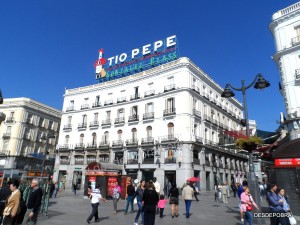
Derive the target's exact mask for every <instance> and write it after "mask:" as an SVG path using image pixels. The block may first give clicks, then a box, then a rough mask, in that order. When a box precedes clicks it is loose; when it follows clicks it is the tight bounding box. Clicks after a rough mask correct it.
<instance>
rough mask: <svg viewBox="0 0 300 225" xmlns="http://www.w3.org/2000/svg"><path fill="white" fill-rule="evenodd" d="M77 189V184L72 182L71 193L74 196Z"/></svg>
mask: <svg viewBox="0 0 300 225" xmlns="http://www.w3.org/2000/svg"><path fill="white" fill-rule="evenodd" d="M77 188H78V184H77V183H76V182H74V183H73V192H74V195H76V191H77Z"/></svg>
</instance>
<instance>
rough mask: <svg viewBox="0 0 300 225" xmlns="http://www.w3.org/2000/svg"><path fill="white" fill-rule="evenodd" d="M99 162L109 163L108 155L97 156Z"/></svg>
mask: <svg viewBox="0 0 300 225" xmlns="http://www.w3.org/2000/svg"><path fill="white" fill-rule="evenodd" d="M99 162H103V163H109V157H101V156H100V157H99Z"/></svg>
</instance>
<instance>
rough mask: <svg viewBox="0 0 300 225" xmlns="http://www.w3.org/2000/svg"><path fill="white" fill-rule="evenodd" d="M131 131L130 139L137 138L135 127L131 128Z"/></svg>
mask: <svg viewBox="0 0 300 225" xmlns="http://www.w3.org/2000/svg"><path fill="white" fill-rule="evenodd" d="M131 132H132V140H136V139H137V130H136V128H132V129H131Z"/></svg>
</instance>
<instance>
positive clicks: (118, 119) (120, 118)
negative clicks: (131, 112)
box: [115, 117, 125, 124]
mask: <svg viewBox="0 0 300 225" xmlns="http://www.w3.org/2000/svg"><path fill="white" fill-rule="evenodd" d="M121 123H125V117H118V118H116V119H115V124H121Z"/></svg>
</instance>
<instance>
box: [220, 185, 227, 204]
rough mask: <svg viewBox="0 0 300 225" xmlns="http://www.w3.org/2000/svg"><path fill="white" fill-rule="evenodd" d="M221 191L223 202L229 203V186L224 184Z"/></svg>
mask: <svg viewBox="0 0 300 225" xmlns="http://www.w3.org/2000/svg"><path fill="white" fill-rule="evenodd" d="M221 192H222V201H223V203H228V199H227V187H226V185H225V184H223V185H222V187H221Z"/></svg>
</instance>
